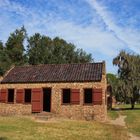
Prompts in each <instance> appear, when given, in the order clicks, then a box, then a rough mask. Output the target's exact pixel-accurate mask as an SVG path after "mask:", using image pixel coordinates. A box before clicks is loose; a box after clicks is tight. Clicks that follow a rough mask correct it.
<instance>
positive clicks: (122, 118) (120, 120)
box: [109, 115, 126, 127]
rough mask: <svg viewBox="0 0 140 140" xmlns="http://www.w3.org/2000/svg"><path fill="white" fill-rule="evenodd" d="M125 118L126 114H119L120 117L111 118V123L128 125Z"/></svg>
mask: <svg viewBox="0 0 140 140" xmlns="http://www.w3.org/2000/svg"><path fill="white" fill-rule="evenodd" d="M125 118H126V116H122V115H119V117H118V118H117V119H116V120H109V123H110V124H114V125H120V126H124V127H126V124H125V121H124V119H125Z"/></svg>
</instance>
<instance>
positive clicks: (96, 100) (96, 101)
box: [92, 88, 102, 105]
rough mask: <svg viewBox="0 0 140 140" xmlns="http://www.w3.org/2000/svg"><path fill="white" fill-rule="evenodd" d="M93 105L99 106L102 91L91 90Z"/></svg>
mask: <svg viewBox="0 0 140 140" xmlns="http://www.w3.org/2000/svg"><path fill="white" fill-rule="evenodd" d="M92 97H93V104H95V105H101V104H102V89H101V88H100V89H93V96H92Z"/></svg>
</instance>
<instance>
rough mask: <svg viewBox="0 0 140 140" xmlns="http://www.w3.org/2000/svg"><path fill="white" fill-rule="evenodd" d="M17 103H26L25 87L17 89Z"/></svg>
mask: <svg viewBox="0 0 140 140" xmlns="http://www.w3.org/2000/svg"><path fill="white" fill-rule="evenodd" d="M16 103H24V89H17V92H16Z"/></svg>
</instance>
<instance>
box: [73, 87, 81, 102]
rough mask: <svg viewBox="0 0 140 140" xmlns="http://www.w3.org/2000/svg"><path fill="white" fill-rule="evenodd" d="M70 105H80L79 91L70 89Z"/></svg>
mask: <svg viewBox="0 0 140 140" xmlns="http://www.w3.org/2000/svg"><path fill="white" fill-rule="evenodd" d="M71 103H72V104H79V103H80V90H79V89H71Z"/></svg>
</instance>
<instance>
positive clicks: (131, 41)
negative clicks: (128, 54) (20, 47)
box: [0, 0, 140, 71]
mask: <svg viewBox="0 0 140 140" xmlns="http://www.w3.org/2000/svg"><path fill="white" fill-rule="evenodd" d="M86 1H87V2H88V3H89V4H90V6H91V7H92V8H93V11H96V13H94V12H93V14H94V15H93V17H94V18H93V22H92V23H91V24H89V25H88V26H82V25H80V24H75V22H74V21H72V20H67V19H65V20H64V19H63V17H56V15H53V13H52V12H51V11H50V13H45V12H44V11H40V9H38V11H35V10H34V9H32V8H31V7H30V8H29V7H24V6H22V5H20V4H17V3H16V2H11V1H10V0H2V1H0V8H3V9H5V11H6V10H7V11H8V12H11V11H12V12H16V13H17V14H19V15H20V19H22V25H25V27H26V29H27V32H28V34H29V35H33V34H34V33H36V32H39V33H41V34H45V35H49V36H51V37H55V36H59V37H62V38H64V39H65V40H67V41H69V42H72V43H74V44H75V45H76V46H77V47H79V48H83V49H84V50H86V51H88V52H90V53H93V57H95V56H96V58H97V60H101V59H102V60H104V59H105V60H107V64H108V71H111V67H112V62H111V61H112V58H113V57H115V56H116V55H117V54H118V52H119V51H120V50H121V49H125V48H126V46H128V47H129V48H130V49H132V50H133V51H135V52H140V48H139V46H138V45H139V44H140V38H139V36H140V34H139V32H138V31H135V30H132V29H129V28H124V29H122V28H120V27H119V26H117V25H116V24H115V20H114V18H112V15H111V13H110V12H109V11H108V10H107V8H106V7H104V6H102V5H99V3H98V2H97V1H95V0H86ZM60 8H61V7H60ZM40 13H41V14H40ZM99 21H100V22H99ZM101 21H102V22H103V23H101ZM0 25H2V26H0V33H1V34H2V39H4V40H6V39H7V38H6V37H8V35H9V33H10V32H13V30H15V29H16V28H17V27H20V26H21V24H19V23H16V22H14V20H12V19H11V17H10V15H8V14H7V13H4V14H3V15H2V14H1V15H0ZM104 25H105V26H104ZM5 38H6V39H5ZM0 39H1V38H0Z"/></svg>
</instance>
